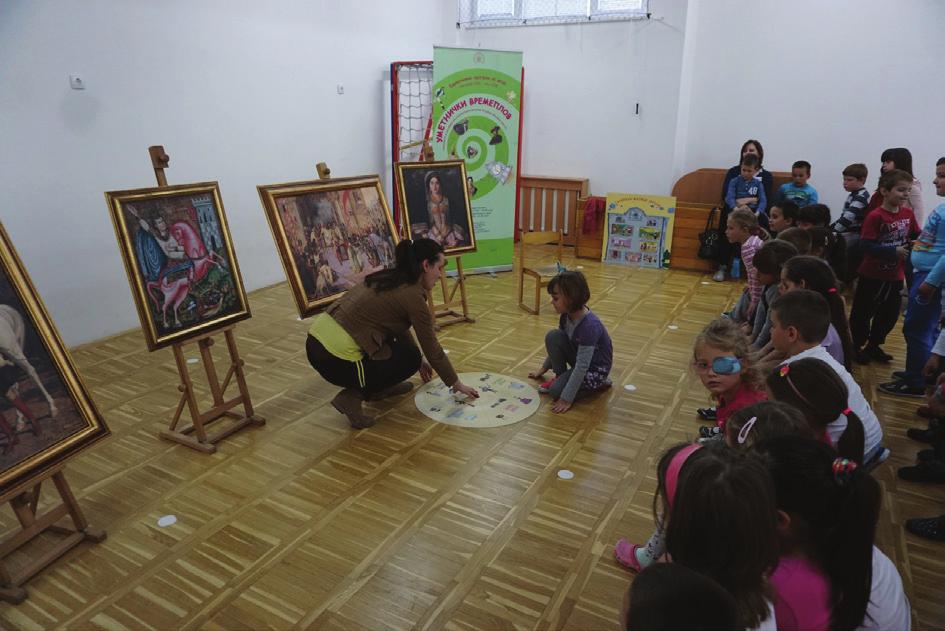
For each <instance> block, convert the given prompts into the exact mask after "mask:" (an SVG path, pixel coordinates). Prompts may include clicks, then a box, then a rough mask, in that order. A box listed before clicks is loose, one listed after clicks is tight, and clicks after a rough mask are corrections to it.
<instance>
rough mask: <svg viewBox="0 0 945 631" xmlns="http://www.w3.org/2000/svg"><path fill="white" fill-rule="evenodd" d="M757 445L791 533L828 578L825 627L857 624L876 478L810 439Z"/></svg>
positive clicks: (874, 517)
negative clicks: (828, 621)
mask: <svg viewBox="0 0 945 631" xmlns="http://www.w3.org/2000/svg"><path fill="white" fill-rule="evenodd" d="M758 451H759V452H760V453H761V454H762V455H763V456H764V458H765V461H766V465H767V469H768V472H769V474H770V475H771V479H772V480H773V482H774V487H775V492H776V495H777V506H778V508H779V509H780V510H782V511H784V512H785V513H787V514H788V515H789V516H790V518H791V525H792V531H793V533H792V534H793V536H794V538H795V539H797V540H799V541H800V542H801V544H802V546H803V548H804V552H805V553H806V554H808V555H809V556H810V557H811V560H812V561H813V562H814V564H815V565H817V566H818V567H820V568H821V569H822V570H823V571H824V573H825V574H826V575H827V578H828V579H829V581H830V588H831V589H830V610H831V613H830V628H831V629H855V628H858V627H860V626H861V625H862V623H863V620H864V618H865V617H866V609H867V605H868V603H869V600H870V593H871V591H872V577H873V540H874V538H875V535H876V524H877V522H878V521H879V507H880V500H881V494H880V488H879V483H877V482H876V480H874V479H873V478H872V477H871V476H870V475H869V474H868V473H866V472H865V471H864V470H863V468H862V467H858V466H856V465H855V464H853V463H851V462H849V461H848V460H846V459H843V458H838V457H837V453H836V452H835V451H834V450H833V449H831V448H830V446H829V445H825V444H824V443H821V442H819V441H816V440H810V439H805V438H802V437H799V436H781V437H778V438H774V439H772V440H769V441H765V442H763V443H760V444H759V445H758Z"/></svg>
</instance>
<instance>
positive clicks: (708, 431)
mask: <svg viewBox="0 0 945 631" xmlns="http://www.w3.org/2000/svg"><path fill="white" fill-rule="evenodd" d="M721 435H722V428H721V427H719V426H718V425H711V426H708V425H703V426H702V427H700V428H699V438H715V437H716V436H721Z"/></svg>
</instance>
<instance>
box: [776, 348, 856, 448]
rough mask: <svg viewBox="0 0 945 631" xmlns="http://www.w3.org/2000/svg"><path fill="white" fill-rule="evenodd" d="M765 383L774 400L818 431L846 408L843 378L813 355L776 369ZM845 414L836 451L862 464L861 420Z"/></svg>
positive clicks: (847, 393)
mask: <svg viewBox="0 0 945 631" xmlns="http://www.w3.org/2000/svg"><path fill="white" fill-rule="evenodd" d="M766 385H767V386H768V391H769V392H771V395H772V396H773V397H774V398H775V400H777V401H783V402H785V403H788V404H790V405H793V406H794V407H796V408H797V409H798V410H800V411H801V412H803V413H804V416H806V417H807V420H808V421H809V422H810V424H811V427H813V429H814V431H815V432H816V433H818V434H819V433H820V432H824V431H826V430H827V425H829V424H830V423H832V422H833V421H835V420H836V419H837V417H839V416H840V415H841V414H843V413H844V411H845V410H847V409H848V408H847V401H848V400H849V398H850V392H849V390H847V386H846V384H845V383H843V379H841V378H840V375H838V374H837V373H836V371H834V369H833V368H831V367H830V366H828V365H827V364H826V363H825V362H823V361H821V360H819V359H814V358H813V357H805V358H804V359H799V360H797V361H795V362H791V363H790V364H784V365H782V366H780V367H778V368H775V369H774V370H773V371H772V372H771V374H770V375H768V379H767V382H766ZM845 416H846V417H847V426H846V429H844V430H843V434H841V435H840V438H839V440H837V451H838V452H840V455H841V456H843V457H844V458H849V459H850V460H853V461H854V462H858V463H860V464H863V451H864V449H865V447H864V443H865V442H866V439H865V431H864V430H863V421H862V420H861V419H860V417H859V416H857V414H856V412H853V411H852V410H851V411H849V412H847V413H846V414H845Z"/></svg>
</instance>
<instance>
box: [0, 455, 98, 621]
mask: <svg viewBox="0 0 945 631" xmlns="http://www.w3.org/2000/svg"><path fill="white" fill-rule="evenodd" d="M49 478H52V481H53V484H55V485H56V490H57V491H58V493H59V497H60V498H61V499H62V503H61V504H58V505H56V506H54V507H53V508H52V509H50V510H48V511H47V512H45V513H43V514H39V513H38V511H37V509H38V507H39V495H40V487H41V486H42V483H43V482H44V481H45V480H47V479H49ZM2 502H10V506H11V507H12V508H13V512H14V514H16V518H17V519H18V520H19V522H20V530H19V531H17V532H14V533H13V534H12V535H11V536H9V537H8V538H7V539H6V540H5V541H3V542H2V543H0V600H3V601H5V602H8V603H13V604H19V603H21V602H23V601H24V600H26V597H27V593H26V590H25V589H24V588H23V584H24V583H26V581H28V580H29V579H30V578H32V577H33V576H34V575H36V574H38V573H39V572H40V571H42V570H43V569H44V568H46V567H47V566H48V565H51V564H52V563H53V562H54V561H55V560H56V559H58V558H59V557H61V556H62V555H64V554H65V553H66V552H68V551H69V550H71V549H72V548H74V547H76V546H77V545H79V544H80V543H82V542H83V541H93V542H95V543H101V542H102V541H105V537H106V534H105V531H104V530H99V529H97V528H92V527H91V526H89V524H88V522H87V521H85V515H83V514H82V509H81V508H79V503H78V502H77V501H76V499H75V496H74V495H73V494H72V489H70V488H69V484H68V483H67V482H66V477H65V475H64V474H63V473H62V466H59V467H57V468H55V469H53V470H51V471H48V472H47V473H46V474H45V475H43V476H42V477H41V478H40V479H39V481H38V482H35V483H31V486H29V487H26V488H23V487H20V488H18V489H15V490H14V491H13V492H11V493H8V494H7V495H5V496H3V497H2V498H0V503H2ZM66 515H69V516H70V517H71V518H72V524H73V526H74V527H73V528H67V527H65V526H57V525H56V522H58V521H59V520H60V519H62V518H63V517H65V516H66ZM44 532H53V533H56V534H60V535H65V538H64V539H63V540H62V541H60V542H59V543H57V544H56V545H55V546H53V547H52V548H51V549H49V550H47V551H46V552H44V553H43V554H42V555H41V556H39V557H37V558H35V559H33V560H32V561H30V562H29V563H28V564H27V565H26V566H24V567H23V568H20V569H18V570H17V571H11V570H10V569H9V568H7V564H6V559H7V557H8V556H10V555H11V554H13V552H15V551H16V550H17V549H19V548H20V547H21V546H23V545H25V544H27V543H29V542H30V541H32V540H33V539H34V538H36V537H38V536H39V535H40V534H42V533H44Z"/></svg>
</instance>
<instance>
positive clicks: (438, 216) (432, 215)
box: [397, 160, 476, 255]
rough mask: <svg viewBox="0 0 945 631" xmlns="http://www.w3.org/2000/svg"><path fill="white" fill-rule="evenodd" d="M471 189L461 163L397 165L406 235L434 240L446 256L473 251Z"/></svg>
mask: <svg viewBox="0 0 945 631" xmlns="http://www.w3.org/2000/svg"><path fill="white" fill-rule="evenodd" d="M470 188H472V189H473V190H475V184H473V183H472V178H467V177H466V163H465V162H463V161H462V160H447V161H443V162H400V163H398V164H397V192H398V194H399V195H400V202H401V207H402V208H403V209H404V215H405V216H404V221H405V224H406V226H407V234H408V236H409V237H410V238H411V239H419V238H422V237H426V238H429V239H433V240H434V241H437V242H438V243H439V244H440V245H442V246H443V250H444V252H445V253H446V254H447V255H453V254H462V253H464V252H474V251H475V250H476V235H475V233H474V230H473V222H472V211H471V209H470V205H469V199H470V197H471V191H470Z"/></svg>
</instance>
